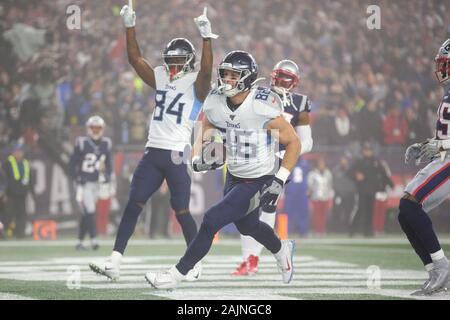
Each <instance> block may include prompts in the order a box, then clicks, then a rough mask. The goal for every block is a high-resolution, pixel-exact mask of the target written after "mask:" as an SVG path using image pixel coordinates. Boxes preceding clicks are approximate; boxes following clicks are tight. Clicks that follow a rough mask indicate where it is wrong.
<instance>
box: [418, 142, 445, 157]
mask: <svg viewBox="0 0 450 320" xmlns="http://www.w3.org/2000/svg"><path fill="white" fill-rule="evenodd" d="M441 151H443V150H442V140H435V139H428V141H427V142H425V143H424V144H422V145H421V147H420V152H419V159H420V160H421V161H425V162H429V161H433V160H434V159H436V158H438V157H439V156H440V152H441Z"/></svg>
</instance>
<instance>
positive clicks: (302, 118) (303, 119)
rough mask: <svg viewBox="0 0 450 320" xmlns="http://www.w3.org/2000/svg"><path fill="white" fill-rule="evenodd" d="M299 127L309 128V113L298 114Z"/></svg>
mask: <svg viewBox="0 0 450 320" xmlns="http://www.w3.org/2000/svg"><path fill="white" fill-rule="evenodd" d="M298 125H299V126H309V113H308V112H305V111H303V112H300V113H299V114H298Z"/></svg>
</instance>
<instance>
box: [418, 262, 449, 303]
mask: <svg viewBox="0 0 450 320" xmlns="http://www.w3.org/2000/svg"><path fill="white" fill-rule="evenodd" d="M433 264H434V268H433V269H432V270H431V272H430V273H431V278H430V281H429V282H428V284H427V285H426V286H425V287H424V291H425V293H426V294H427V295H431V294H433V293H434V292H435V291H440V290H441V289H443V288H444V286H445V285H446V284H447V282H448V280H449V278H450V262H449V261H448V260H447V258H442V259H441V260H438V261H436V262H434V263H433Z"/></svg>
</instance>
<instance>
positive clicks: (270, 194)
mask: <svg viewBox="0 0 450 320" xmlns="http://www.w3.org/2000/svg"><path fill="white" fill-rule="evenodd" d="M283 186H284V182H283V180H281V179H279V178H277V177H273V179H271V180H269V181H268V182H266V183H265V184H264V186H263V187H262V189H261V195H260V196H259V205H260V206H261V209H262V210H263V211H264V212H275V210H276V208H277V202H278V198H279V197H280V195H281V192H282V191H283Z"/></svg>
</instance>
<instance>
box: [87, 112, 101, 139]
mask: <svg viewBox="0 0 450 320" xmlns="http://www.w3.org/2000/svg"><path fill="white" fill-rule="evenodd" d="M86 129H87V134H88V135H89V136H90V137H91V138H92V139H94V140H98V139H100V138H101V137H103V133H104V131H105V120H103V118H102V117H100V116H92V117H90V118H89V119H88V121H86Z"/></svg>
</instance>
